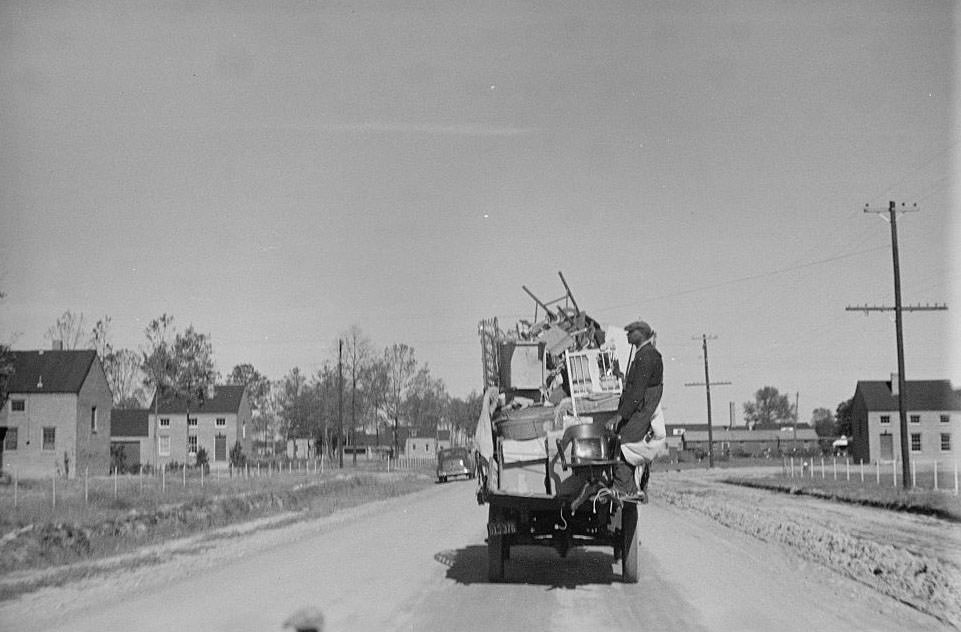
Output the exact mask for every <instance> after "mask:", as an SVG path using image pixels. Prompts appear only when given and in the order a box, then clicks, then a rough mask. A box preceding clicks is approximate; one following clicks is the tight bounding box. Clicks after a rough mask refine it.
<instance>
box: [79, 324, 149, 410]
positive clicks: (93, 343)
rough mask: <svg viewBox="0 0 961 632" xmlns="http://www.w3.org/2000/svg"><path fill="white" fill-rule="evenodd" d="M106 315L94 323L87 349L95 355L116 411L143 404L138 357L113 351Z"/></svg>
mask: <svg viewBox="0 0 961 632" xmlns="http://www.w3.org/2000/svg"><path fill="white" fill-rule="evenodd" d="M110 320H111V319H110V316H104V317H103V318H101V319H100V320H98V321H97V324H96V325H94V327H93V330H92V331H91V333H90V341H89V343H88V344H89V346H90V348H91V349H93V350H95V351H96V352H97V355H98V356H99V357H100V362H101V364H102V365H103V371H104V374H105V375H106V376H107V384H108V385H109V386H110V392H111V393H113V403H114V406H116V407H117V408H138V407H139V406H141V405H143V404H142V400H143V399H144V390H143V388H142V387H141V384H142V382H143V375H142V374H141V370H140V357H139V355H138V354H137V353H136V352H135V351H131V350H130V349H118V350H114V348H113V344H111V342H110Z"/></svg>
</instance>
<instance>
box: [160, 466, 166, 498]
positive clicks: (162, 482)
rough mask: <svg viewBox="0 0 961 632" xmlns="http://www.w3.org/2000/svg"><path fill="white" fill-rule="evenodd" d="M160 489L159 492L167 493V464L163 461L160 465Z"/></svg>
mask: <svg viewBox="0 0 961 632" xmlns="http://www.w3.org/2000/svg"><path fill="white" fill-rule="evenodd" d="M160 491H161V493H164V494H166V493H167V464H166V463H164V464H162V465H161V466H160Z"/></svg>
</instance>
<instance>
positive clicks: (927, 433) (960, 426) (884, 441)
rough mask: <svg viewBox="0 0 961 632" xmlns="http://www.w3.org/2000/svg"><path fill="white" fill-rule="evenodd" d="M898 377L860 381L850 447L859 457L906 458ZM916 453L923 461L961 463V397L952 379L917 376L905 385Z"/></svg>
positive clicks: (853, 408) (910, 434)
mask: <svg viewBox="0 0 961 632" xmlns="http://www.w3.org/2000/svg"><path fill="white" fill-rule="evenodd" d="M897 389H898V379H897V376H894V378H893V380H888V381H860V382H858V384H857V388H856V389H855V391H854V399H853V401H852V403H851V434H852V436H851V439H850V444H849V448H848V449H849V450H850V453H851V456H852V457H853V458H854V460H855V461H863V462H865V463H871V462H874V461H881V462H884V461H892V460H895V459H900V457H901V430H900V423H901V421H900V420H901V415H900V411H899V408H898V390H897ZM904 404H905V408H906V413H907V421H908V441H909V442H910V447H909V449H910V456H911V458H913V459H917V460H919V461H927V462H934V461H941V462H951V463H959V462H961V446H959V445H958V441H959V440H961V396H959V395H958V393H956V392H955V391H954V390H952V388H951V382H950V381H949V380H911V381H908V382H906V383H905V385H904Z"/></svg>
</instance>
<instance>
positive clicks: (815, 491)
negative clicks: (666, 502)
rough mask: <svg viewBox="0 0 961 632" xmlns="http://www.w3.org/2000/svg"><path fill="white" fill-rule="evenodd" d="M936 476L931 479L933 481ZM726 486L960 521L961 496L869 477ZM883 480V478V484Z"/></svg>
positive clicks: (739, 479) (735, 479)
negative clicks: (910, 487)
mask: <svg viewBox="0 0 961 632" xmlns="http://www.w3.org/2000/svg"><path fill="white" fill-rule="evenodd" d="M933 478H934V477H933V474H932V475H931V479H932V481H933ZM722 480H723V481H724V482H725V483H731V484H735V485H744V486H748V487H756V488H761V489H770V490H774V491H781V492H786V493H790V494H799V495H805V496H813V497H817V498H825V499H829V500H835V501H840V502H848V503H855V504H859V505H867V506H872V507H878V508H883V509H890V510H895V511H906V512H910V513H918V514H925V515H931V516H937V517H939V518H944V519H946V520H951V521H954V522H961V497H959V496H957V495H955V493H954V490H953V488H952V489H950V490H941V489H939V490H934V489H932V488H927V489H924V488H920V487H918V488H914V489H910V490H905V489H903V488H900V487H894V486H893V485H892V484H891V481H892V479H891V476H890V475H889V476H888V478H887V481H886V482H887V485H883V484H882V485H878V484H877V479H876V477H871V478H867V477H865V481H864V482H863V483H862V482H861V478H860V476H859V475H858V476H852V477H851V479H850V480H849V479H848V478H847V477H846V476H842V477H839V478H838V479H835V478H834V477H833V476H831V475H830V474H829V475H828V476H825V477H824V478H820V477H818V476H815V477H814V478H810V477H809V478H800V477H798V476H795V477H791V476H790V474H776V475H768V476H729V477H726V478H723V479H722ZM883 480H884V479H882V481H883Z"/></svg>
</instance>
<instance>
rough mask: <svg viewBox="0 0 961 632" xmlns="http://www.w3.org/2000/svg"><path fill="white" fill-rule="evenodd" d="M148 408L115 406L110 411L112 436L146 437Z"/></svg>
mask: <svg viewBox="0 0 961 632" xmlns="http://www.w3.org/2000/svg"><path fill="white" fill-rule="evenodd" d="M149 414H150V411H149V410H147V409H146V408H114V409H113V410H111V411H110V436H111V437H146V436H148V432H147V429H148V428H149V422H148V419H147V415H149Z"/></svg>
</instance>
